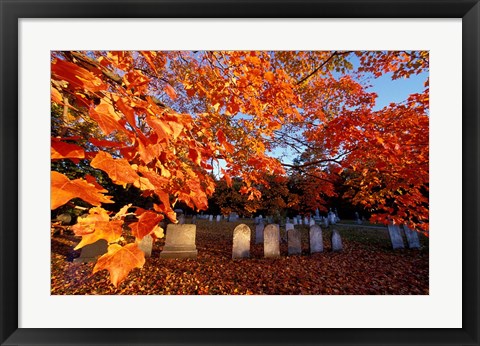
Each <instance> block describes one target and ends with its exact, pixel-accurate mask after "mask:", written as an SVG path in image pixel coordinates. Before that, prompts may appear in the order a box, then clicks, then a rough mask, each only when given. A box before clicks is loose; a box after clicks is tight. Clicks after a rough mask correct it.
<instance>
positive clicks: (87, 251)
mask: <svg viewBox="0 0 480 346" xmlns="http://www.w3.org/2000/svg"><path fill="white" fill-rule="evenodd" d="M107 251H108V242H107V241H106V240H105V239H99V240H97V241H96V242H95V243H92V244H88V245H85V246H84V247H82V249H81V252H80V257H78V258H75V259H74V260H73V262H74V263H88V262H93V261H96V260H97V258H98V257H100V256H102V255H103V254H105V253H107Z"/></svg>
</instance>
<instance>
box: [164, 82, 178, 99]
mask: <svg viewBox="0 0 480 346" xmlns="http://www.w3.org/2000/svg"><path fill="white" fill-rule="evenodd" d="M164 90H165V92H166V93H167V95H168V96H169V97H170V98H171V99H172V100H175V99H176V98H177V92H176V91H175V89H173V87H172V86H171V85H170V84H165V88H164Z"/></svg>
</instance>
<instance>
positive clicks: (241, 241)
mask: <svg viewBox="0 0 480 346" xmlns="http://www.w3.org/2000/svg"><path fill="white" fill-rule="evenodd" d="M250 237H251V232H250V227H248V226H247V225H245V224H243V223H242V224H240V225H238V226H237V227H235V229H234V230H233V249H232V258H245V257H250Z"/></svg>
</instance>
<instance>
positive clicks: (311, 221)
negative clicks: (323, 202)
mask: <svg viewBox="0 0 480 346" xmlns="http://www.w3.org/2000/svg"><path fill="white" fill-rule="evenodd" d="M313 225H315V220H314V219H313V218H311V219H310V224H309V226H313Z"/></svg>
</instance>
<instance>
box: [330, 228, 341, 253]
mask: <svg viewBox="0 0 480 346" xmlns="http://www.w3.org/2000/svg"><path fill="white" fill-rule="evenodd" d="M342 250H343V245H342V238H341V237H340V233H338V231H337V230H336V229H334V230H333V232H332V251H342Z"/></svg>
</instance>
